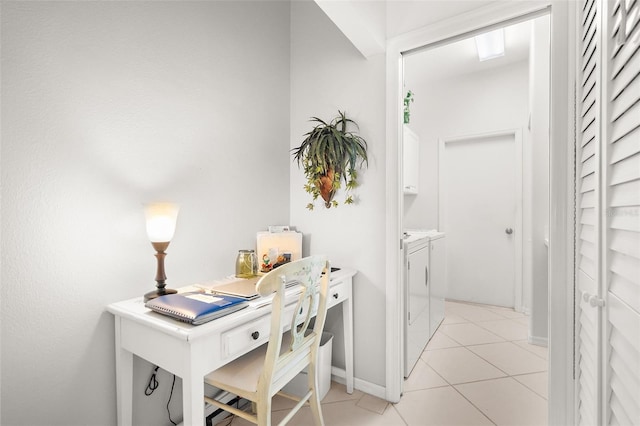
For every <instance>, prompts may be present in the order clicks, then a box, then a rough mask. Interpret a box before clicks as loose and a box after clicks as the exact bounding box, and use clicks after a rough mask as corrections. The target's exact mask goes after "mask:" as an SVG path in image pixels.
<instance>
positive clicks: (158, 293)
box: [144, 288, 178, 302]
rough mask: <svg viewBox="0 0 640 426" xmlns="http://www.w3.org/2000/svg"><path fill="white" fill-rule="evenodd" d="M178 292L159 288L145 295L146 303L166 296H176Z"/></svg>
mask: <svg viewBox="0 0 640 426" xmlns="http://www.w3.org/2000/svg"><path fill="white" fill-rule="evenodd" d="M177 292H178V290H174V289H171V288H158V289H155V290H153V291H150V292H149V293H147V294H145V295H144V301H145V302H147V301H149V300H151V299H155V298H156V297H160V296H164V295H165V294H176V293H177Z"/></svg>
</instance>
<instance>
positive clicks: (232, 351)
mask: <svg viewBox="0 0 640 426" xmlns="http://www.w3.org/2000/svg"><path fill="white" fill-rule="evenodd" d="M270 329H271V315H263V316H261V317H260V318H258V319H256V320H253V321H251V322H248V323H246V324H243V325H241V326H239V327H237V328H234V329H233V330H229V331H227V332H225V333H222V359H226V358H228V357H234V356H236V355H238V354H244V353H247V352H249V351H250V350H252V349H254V348H257V347H258V346H260V345H261V344H263V343H266V342H268V341H269V331H270Z"/></svg>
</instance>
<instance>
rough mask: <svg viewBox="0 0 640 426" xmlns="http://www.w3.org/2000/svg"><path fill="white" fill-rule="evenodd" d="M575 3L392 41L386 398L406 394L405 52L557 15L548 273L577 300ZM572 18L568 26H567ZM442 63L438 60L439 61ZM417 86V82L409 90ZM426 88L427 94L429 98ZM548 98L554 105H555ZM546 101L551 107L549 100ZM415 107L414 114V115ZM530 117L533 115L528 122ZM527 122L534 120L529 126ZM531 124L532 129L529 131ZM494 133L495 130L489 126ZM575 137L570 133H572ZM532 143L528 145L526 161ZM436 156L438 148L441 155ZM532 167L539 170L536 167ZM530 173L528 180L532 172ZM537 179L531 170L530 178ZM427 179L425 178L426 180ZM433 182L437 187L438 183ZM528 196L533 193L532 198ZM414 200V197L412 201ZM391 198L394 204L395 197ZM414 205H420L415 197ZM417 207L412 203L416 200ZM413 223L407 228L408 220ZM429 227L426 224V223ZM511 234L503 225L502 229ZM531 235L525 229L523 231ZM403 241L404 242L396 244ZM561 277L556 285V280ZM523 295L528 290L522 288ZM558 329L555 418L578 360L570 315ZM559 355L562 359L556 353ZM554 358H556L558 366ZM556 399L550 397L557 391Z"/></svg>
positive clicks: (472, 19)
mask: <svg viewBox="0 0 640 426" xmlns="http://www.w3.org/2000/svg"><path fill="white" fill-rule="evenodd" d="M570 10H571V8H570V7H569V6H567V5H565V4H556V3H553V5H552V4H551V3H545V4H536V5H532V4H528V5H525V4H522V3H519V2H513V3H509V4H507V5H505V4H501V5H500V7H498V6H497V5H496V6H495V7H488V8H485V9H484V10H482V11H479V12H478V13H472V14H469V15H467V16H464V17H461V18H460V19H459V20H455V21H448V22H446V23H444V22H443V24H442V25H436V26H431V27H429V28H425V29H424V31H417V32H414V33H412V34H410V35H407V36H406V37H399V38H397V39H394V40H390V42H389V44H388V46H387V58H388V61H387V64H388V67H387V71H388V72H387V75H388V86H387V88H388V89H387V90H388V96H387V98H388V111H389V114H388V122H387V123H388V126H387V129H388V141H389V142H388V145H387V147H388V149H387V170H388V176H387V182H388V186H387V188H388V190H389V191H390V192H389V194H390V196H391V197H392V198H393V197H397V200H398V203H397V204H393V205H388V208H387V252H388V254H389V256H388V257H389V259H391V260H392V261H391V262H390V266H389V267H388V268H387V282H388V284H387V332H386V336H387V373H386V376H387V382H386V383H387V386H386V391H387V400H389V401H391V402H397V401H399V399H400V395H401V394H402V375H401V365H402V347H403V342H402V325H403V322H402V316H401V313H402V312H403V309H404V307H403V303H404V297H403V296H404V294H403V289H402V288H400V287H402V286H400V285H399V284H398V283H401V282H402V246H403V244H402V232H403V230H404V229H403V228H406V227H410V226H412V225H411V224H410V223H407V222H408V221H405V220H404V218H405V205H404V204H405V199H406V197H407V196H405V195H404V194H403V191H402V189H401V188H402V187H401V182H402V158H401V155H402V154H401V153H402V150H401V146H400V145H399V144H400V142H401V141H402V136H401V135H402V132H403V129H402V127H403V125H402V122H403V121H402V120H403V111H402V106H403V105H402V98H403V97H404V95H405V93H406V92H405V87H404V86H403V78H402V76H403V56H404V55H407V54H411V53H415V52H417V51H420V50H426V49H433V48H435V47H438V46H442V45H446V44H450V43H452V42H455V41H459V40H462V39H464V38H468V37H472V36H475V35H476V34H479V33H481V32H486V31H487V30H493V29H496V28H501V27H505V26H508V25H512V24H515V23H518V22H523V21H526V20H531V19H533V18H536V17H540V16H543V15H552V17H553V19H551V24H550V27H551V40H550V44H551V52H552V53H551V64H550V69H551V71H550V85H552V86H553V87H554V90H553V92H552V93H550V94H549V97H550V102H549V103H550V104H552V105H554V106H556V108H555V110H554V113H553V115H552V119H551V122H550V124H549V131H548V132H547V135H550V137H551V141H552V142H551V143H550V145H549V150H550V151H549V155H548V157H547V158H548V160H549V170H550V173H547V178H548V177H549V175H551V176H552V177H553V179H552V180H551V182H550V183H551V184H550V197H549V198H550V205H549V208H550V210H551V215H550V216H551V218H550V220H549V238H550V240H551V241H550V245H549V247H550V250H551V251H552V253H553V255H552V256H549V259H550V260H549V277H550V281H551V282H550V288H553V289H554V290H553V293H554V294H551V295H550V298H549V300H550V302H551V306H552V307H553V306H556V307H559V306H571V304H570V299H571V297H572V296H571V294H572V292H571V289H569V288H567V287H566V285H563V284H564V280H566V278H567V276H570V272H571V270H572V267H571V259H572V249H571V241H572V238H573V236H572V225H571V222H570V221H569V220H567V218H568V217H569V216H568V214H569V212H570V210H571V208H572V201H571V197H570V195H569V194H568V192H567V188H568V187H569V185H567V184H568V182H570V181H571V179H572V176H571V175H570V174H569V173H568V172H567V171H568V169H569V170H570V169H571V167H572V166H571V164H572V163H571V161H572V160H571V158H570V156H569V154H568V152H569V150H568V146H569V145H570V140H571V135H572V129H571V125H570V119H569V117H571V115H572V111H573V110H572V108H573V107H572V105H573V103H572V97H571V96H570V93H571V92H570V87H571V86H570V85H571V83H570V81H569V79H567V78H566V76H567V71H566V70H567V69H569V68H571V66H572V64H571V63H570V62H571V61H572V59H571V56H570V53H571V52H570V48H569V46H570V45H571V42H572V40H573V39H572V37H573V35H572V34H569V32H570V31H569V27H570V26H571V25H575V22H573V21H572V18H571V17H570V16H569V11H570ZM567 23H569V25H567ZM435 68H437V66H436V67H435ZM408 89H410V88H408ZM414 94H415V101H414V103H413V104H412V106H411V107H412V108H413V107H414V106H415V105H417V104H416V103H417V102H418V100H417V99H419V96H420V93H419V92H418V91H417V90H415V91H414ZM426 95H428V93H427V94H424V93H423V96H426ZM549 103H548V104H549ZM548 104H547V105H548ZM413 114H414V111H412V112H411V115H413ZM527 121H528V120H527ZM526 126H528V123H527V124H526ZM512 127H513V126H501V127H497V128H496V127H494V128H493V131H495V130H504V129H507V128H512ZM527 130H528V129H527ZM488 131H489V130H488ZM469 133H473V132H472V131H466V132H464V131H460V132H457V133H454V132H450V133H449V134H447V135H445V136H442V137H455V136H460V135H468V134H469ZM567 135H569V137H567ZM526 146H527V145H526V144H525V145H524V148H523V151H524V152H523V153H524V154H525V156H524V157H523V158H525V159H527V158H530V157H527V153H526V149H527V148H526ZM434 156H435V157H436V158H437V157H438V155H437V150H436V152H435V154H434ZM532 170H533V169H532ZM435 173H436V174H435V175H436V179H433V180H432V181H431V182H432V183H431V185H433V188H435V187H437V182H438V180H437V167H436V168H435ZM526 177H527V176H526V174H525V175H524V176H523V178H526ZM529 178H530V179H533V178H532V176H529ZM420 183H422V181H420ZM433 188H432V189H433ZM433 193H434V194H436V195H434V199H437V191H436V190H434V191H433ZM525 198H526V197H525ZM409 203H410V202H407V204H409ZM390 204H392V203H390ZM413 204H414V206H415V205H416V204H417V203H416V202H413ZM410 207H411V206H410ZM428 214H431V216H430V218H431V220H433V222H432V223H433V225H430V224H427V225H426V226H425V227H427V228H431V229H433V228H438V227H439V218H438V215H439V214H440V213H439V211H438V204H437V203H436V204H435V208H434V210H432V213H428ZM407 225H408V226H407ZM420 227H422V225H420ZM503 232H504V230H503ZM523 237H524V238H526V233H524V232H523ZM398 241H400V245H399V246H398V244H397V242H398ZM554 282H556V283H557V284H559V285H557V286H555V288H554V286H553V285H552V284H553V283H554ZM523 294H524V293H523ZM555 321H556V323H555V325H554V328H553V329H552V330H551V331H550V338H551V339H552V340H554V341H555V342H556V346H555V353H552V354H550V360H549V361H550V362H549V365H550V369H555V374H554V373H553V372H552V374H551V376H554V382H555V383H553V386H550V388H551V389H552V390H553V391H554V392H556V395H554V396H555V398H556V399H555V401H557V404H555V406H554V407H552V404H551V403H550V406H549V409H550V411H551V410H554V413H553V416H552V418H570V416H571V413H569V412H568V410H567V409H566V406H565V405H564V402H565V401H567V400H568V399H570V398H572V388H571V378H570V372H571V370H570V368H571V367H570V365H571V354H570V351H571V350H572V348H571V336H572V331H571V324H570V323H571V318H570V315H564V316H558V315H556V316H555ZM554 358H555V359H554ZM554 363H555V364H554ZM550 401H551V396H550Z"/></svg>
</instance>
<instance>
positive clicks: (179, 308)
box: [145, 292, 248, 325]
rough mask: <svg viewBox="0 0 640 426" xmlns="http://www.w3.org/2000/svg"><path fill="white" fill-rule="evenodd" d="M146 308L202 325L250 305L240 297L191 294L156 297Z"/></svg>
mask: <svg viewBox="0 0 640 426" xmlns="http://www.w3.org/2000/svg"><path fill="white" fill-rule="evenodd" d="M145 306H146V307H147V308H149V309H151V310H153V311H154V312H158V313H161V314H163V315H167V316H170V317H172V318H175V319H177V320H180V321H183V322H186V323H189V324H193V325H200V324H204V323H206V322H209V321H212V320H214V319H216V318H220V317H222V316H225V315H229V314H230V313H233V312H236V311H239V310H240V309H243V308H246V307H247V306H248V303H247V300H246V299H243V298H240V297H233V296H228V295H223V294H208V293H200V292H191V293H178V294H167V295H164V296H160V297H156V298H155V299H151V300H149V301H148V302H147V303H146V304H145Z"/></svg>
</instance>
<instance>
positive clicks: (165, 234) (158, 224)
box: [144, 203, 180, 243]
mask: <svg viewBox="0 0 640 426" xmlns="http://www.w3.org/2000/svg"><path fill="white" fill-rule="evenodd" d="M179 210H180V207H179V206H178V205H177V204H173V203H149V204H145V206H144V215H145V217H146V219H147V236H148V237H149V240H150V241H151V242H152V243H158V242H163V243H164V242H169V241H171V239H172V238H173V234H174V233H175V232H176V221H177V219H178V211H179Z"/></svg>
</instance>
